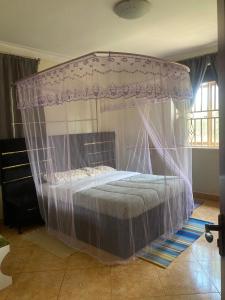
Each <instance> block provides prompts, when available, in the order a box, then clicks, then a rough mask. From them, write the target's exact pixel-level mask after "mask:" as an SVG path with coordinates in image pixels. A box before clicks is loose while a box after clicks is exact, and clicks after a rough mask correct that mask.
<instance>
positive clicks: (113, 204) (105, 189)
mask: <svg viewBox="0 0 225 300" xmlns="http://www.w3.org/2000/svg"><path fill="white" fill-rule="evenodd" d="M183 192H184V182H183V180H181V179H180V178H178V177H175V176H159V175H152V174H140V173H136V172H126V171H113V172H109V173H107V174H103V175H98V176H95V177H94V178H93V177H86V178H84V179H81V180H77V181H74V182H70V183H66V184H60V185H56V186H54V185H49V184H47V183H45V184H43V185H42V193H43V194H44V195H45V196H47V197H48V198H51V197H54V199H55V200H56V202H58V203H60V202H65V205H67V204H68V203H66V202H68V201H72V202H73V203H72V205H73V207H76V206H77V207H80V208H83V209H88V210H90V211H92V212H94V213H98V214H102V215H105V216H110V217H114V218H117V219H129V218H135V217H138V216H139V215H142V214H143V213H145V212H147V211H149V210H151V209H153V208H154V207H157V206H159V205H160V204H161V203H163V202H166V201H168V202H169V201H170V199H171V198H172V199H173V205H175V203H174V199H175V200H176V201H181V197H182V194H183ZM70 199H71V200H70ZM61 205H62V203H61ZM61 205H60V206H61Z"/></svg>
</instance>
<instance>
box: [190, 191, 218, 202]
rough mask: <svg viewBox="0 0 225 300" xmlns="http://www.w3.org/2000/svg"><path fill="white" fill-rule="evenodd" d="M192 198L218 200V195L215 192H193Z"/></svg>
mask: <svg viewBox="0 0 225 300" xmlns="http://www.w3.org/2000/svg"><path fill="white" fill-rule="evenodd" d="M193 195H194V198H196V199H202V200H213V201H219V200H220V196H219V195H215V194H205V193H199V192H193Z"/></svg>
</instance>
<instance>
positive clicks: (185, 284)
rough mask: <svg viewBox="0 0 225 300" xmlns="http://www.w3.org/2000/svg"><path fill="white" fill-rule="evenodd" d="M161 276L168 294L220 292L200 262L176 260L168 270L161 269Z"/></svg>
mask: <svg viewBox="0 0 225 300" xmlns="http://www.w3.org/2000/svg"><path fill="white" fill-rule="evenodd" d="M159 277H160V281H161V282H162V285H163V287H164V289H165V293H166V295H182V294H194V293H195V294H196V293H213V292H215V293H216V292H218V290H217V289H216V288H215V286H214V285H213V283H212V281H211V278H210V277H209V276H208V275H207V273H206V272H204V271H203V269H202V268H201V265H200V264H198V263H193V262H183V263H176V262H174V263H173V264H172V265H171V266H170V267H168V268H167V269H166V270H161V271H159Z"/></svg>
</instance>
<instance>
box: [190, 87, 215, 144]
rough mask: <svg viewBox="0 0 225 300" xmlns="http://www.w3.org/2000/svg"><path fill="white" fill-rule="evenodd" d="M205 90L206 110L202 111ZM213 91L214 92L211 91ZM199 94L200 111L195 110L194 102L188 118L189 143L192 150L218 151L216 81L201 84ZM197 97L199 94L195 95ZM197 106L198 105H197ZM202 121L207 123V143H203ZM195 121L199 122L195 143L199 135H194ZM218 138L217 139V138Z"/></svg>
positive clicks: (195, 103)
mask: <svg viewBox="0 0 225 300" xmlns="http://www.w3.org/2000/svg"><path fill="white" fill-rule="evenodd" d="M204 88H207V110H205V109H203V89H204ZM213 89H214V90H213ZM198 93H200V97H201V100H200V103H201V104H200V107H201V108H200V109H198V108H197V102H196V101H195V102H194V104H193V106H192V108H191V111H190V113H189V116H188V128H189V133H190V139H189V143H190V146H191V147H192V148H201V149H218V148H219V137H218V131H219V102H218V86H217V83H216V81H208V82H203V83H202V84H201V86H200V87H199V90H198ZM197 95H198V97H199V94H197ZM198 105H199V103H198ZM198 114H199V115H201V114H202V115H203V114H205V116H204V117H203V116H201V117H196V115H198ZM203 120H206V121H207V135H206V136H207V141H204V133H203ZM197 121H199V122H200V128H201V129H200V140H201V141H199V140H198V141H197V137H198V138H199V135H197V134H196V130H197V129H196V128H197V125H196V124H197ZM217 137H218V138H217Z"/></svg>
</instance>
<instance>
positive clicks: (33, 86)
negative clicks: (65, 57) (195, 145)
mask: <svg viewBox="0 0 225 300" xmlns="http://www.w3.org/2000/svg"><path fill="white" fill-rule="evenodd" d="M17 92H18V107H19V108H20V110H21V114H22V118H23V125H24V132H25V136H26V143H27V147H28V149H29V150H30V151H29V159H30V162H31V167H32V175H33V177H34V182H35V186H36V190H37V195H38V200H39V207H40V211H41V214H42V217H43V219H44V220H45V223H46V227H47V229H48V230H49V232H50V233H52V234H54V235H56V236H57V237H58V238H59V239H61V240H63V241H64V242H65V243H67V244H68V245H70V246H72V247H75V248H77V249H80V250H81V251H84V252H87V253H89V254H90V255H93V256H95V257H97V258H98V259H100V260H101V261H103V262H105V263H115V262H121V261H124V259H128V258H131V257H133V256H135V255H136V253H137V252H138V251H139V250H140V249H142V248H143V247H145V246H146V245H147V244H149V243H151V242H152V241H154V240H155V239H156V238H158V237H162V236H164V237H166V236H168V235H169V234H171V233H173V232H174V231H175V230H177V229H178V228H180V227H181V226H182V224H183V222H184V221H185V220H186V219H187V218H188V217H189V216H190V214H191V213H192V209H193V196H192V184H191V149H190V147H189V144H188V142H189V137H188V129H187V113H188V111H189V109H190V105H189V102H190V99H191V97H192V91H191V85H190V79H189V74H188V69H187V68H186V67H184V66H182V65H179V64H176V63H170V62H166V61H163V60H160V59H156V58H152V57H149V56H144V55H135V54H127V53H118V52H110V53H109V52H97V53H91V54H88V55H85V56H82V57H80V58H78V59H74V60H72V61H70V62H67V63H64V64H62V65H59V66H56V67H54V68H51V69H48V70H46V71H44V72H40V73H38V74H37V75H34V76H30V77H28V78H27V79H25V80H22V81H19V82H17Z"/></svg>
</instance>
